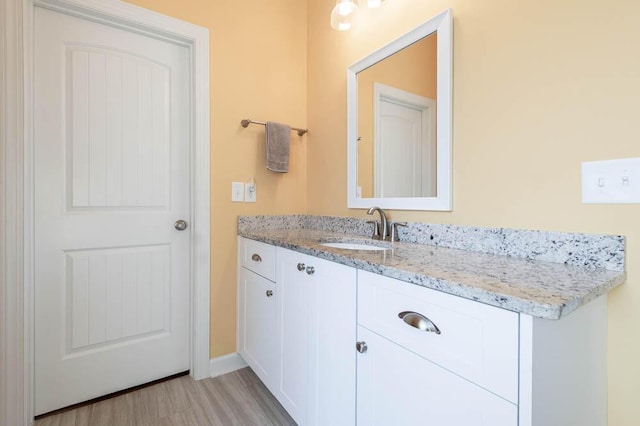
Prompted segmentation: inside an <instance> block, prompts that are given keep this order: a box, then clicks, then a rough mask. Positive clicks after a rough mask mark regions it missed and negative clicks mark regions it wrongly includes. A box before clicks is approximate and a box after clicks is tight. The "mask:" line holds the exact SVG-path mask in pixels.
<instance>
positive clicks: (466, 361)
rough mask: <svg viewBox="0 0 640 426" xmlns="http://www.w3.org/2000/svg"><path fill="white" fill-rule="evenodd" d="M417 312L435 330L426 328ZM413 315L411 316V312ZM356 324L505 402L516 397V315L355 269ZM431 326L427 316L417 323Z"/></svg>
mask: <svg viewBox="0 0 640 426" xmlns="http://www.w3.org/2000/svg"><path fill="white" fill-rule="evenodd" d="M403 312H410V313H411V314H408V316H407V314H405V320H406V321H409V322H414V323H416V322H418V319H419V318H420V317H419V316H417V315H415V314H420V315H422V316H423V317H425V318H426V319H428V320H430V321H431V322H432V323H433V324H434V325H435V326H436V327H437V328H438V330H439V331H440V334H437V333H436V332H428V331H424V330H421V329H418V328H415V327H414V326H411V325H409V324H407V323H406V322H405V320H403V319H401V318H400V316H399V314H401V313H403ZM414 313H415V314H414ZM358 324H360V325H362V326H364V327H366V328H368V329H370V330H372V331H374V332H376V333H378V334H380V335H382V336H384V337H386V338H387V339H389V340H391V341H392V342H395V343H397V344H399V345H401V346H403V347H405V348H407V349H409V350H410V351H412V352H414V353H416V354H418V355H419V356H421V357H424V358H426V359H428V360H430V361H432V362H434V363H436V364H438V365H440V366H442V367H444V368H446V369H447V370H450V371H452V372H454V373H456V374H458V375H460V376H462V377H464V378H466V379H467V380H470V381H471V382H474V383H476V384H478V385H479V386H482V387H484V388H485V389H488V390H490V391H491V392H494V393H496V394H498V395H500V396H502V397H503V398H506V399H507V400H509V401H511V402H513V403H517V401H518V314H517V313H515V312H510V311H507V310H504V309H500V308H496V307H493V306H488V305H484V304H482V303H478V302H473V301H471V300H467V299H463V298H460V297H456V296H452V295H449V294H446V293H442V292H439V291H434V290H430V289H427V288H424V287H420V286H417V285H414V284H409V283H406V282H403V281H399V280H395V279H392V278H388V277H383V276H381V275H376V274H372V273H370V272H366V271H358ZM416 325H419V326H420V325H422V326H425V325H430V324H429V323H428V322H427V321H426V320H424V319H423V320H421V324H416Z"/></svg>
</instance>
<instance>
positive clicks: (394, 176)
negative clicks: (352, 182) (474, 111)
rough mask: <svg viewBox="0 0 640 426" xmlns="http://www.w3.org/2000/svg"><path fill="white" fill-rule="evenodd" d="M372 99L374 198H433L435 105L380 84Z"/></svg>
mask: <svg viewBox="0 0 640 426" xmlns="http://www.w3.org/2000/svg"><path fill="white" fill-rule="evenodd" d="M374 96H375V99H376V102H375V105H376V111H375V118H374V120H375V123H374V127H375V135H374V173H373V175H374V197H381V198H382V197H396V198H398V197H434V196H435V195H436V165H435V158H436V156H435V154H436V153H435V143H436V141H435V102H434V101H433V100H431V99H428V98H424V97H421V96H418V95H415V94H413V93H409V92H404V91H401V90H398V89H395V88H392V87H388V86H384V85H381V84H377V85H376V93H375V95H374Z"/></svg>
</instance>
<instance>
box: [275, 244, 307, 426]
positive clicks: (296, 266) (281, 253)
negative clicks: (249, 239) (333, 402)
mask: <svg viewBox="0 0 640 426" xmlns="http://www.w3.org/2000/svg"><path fill="white" fill-rule="evenodd" d="M307 259H309V257H308V256H305V255H303V254H300V253H296V252H294V251H291V250H286V249H281V248H280V247H278V250H277V254H276V266H277V268H276V283H277V284H276V287H277V292H278V296H277V298H276V327H277V330H276V339H277V340H276V341H277V347H278V351H279V356H280V359H279V362H280V368H279V377H278V380H277V384H276V389H275V391H274V392H273V393H274V395H275V396H276V398H278V401H280V403H281V404H282V406H283V407H284V408H285V409H286V410H287V412H288V413H289V414H290V415H291V417H293V419H294V420H295V421H296V422H297V423H298V424H299V425H305V424H306V423H307V398H308V392H307V383H308V380H307V370H308V346H309V320H310V312H309V311H310V301H311V297H310V288H311V280H310V279H309V276H308V275H307V273H306V262H307Z"/></svg>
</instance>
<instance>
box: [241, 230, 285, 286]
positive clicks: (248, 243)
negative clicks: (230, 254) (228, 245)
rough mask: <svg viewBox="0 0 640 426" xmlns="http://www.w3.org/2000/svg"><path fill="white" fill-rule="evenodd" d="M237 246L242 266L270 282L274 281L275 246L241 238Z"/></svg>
mask: <svg viewBox="0 0 640 426" xmlns="http://www.w3.org/2000/svg"><path fill="white" fill-rule="evenodd" d="M238 245H239V246H240V250H239V252H240V261H241V262H242V266H244V267H245V268H247V269H248V270H250V271H253V272H255V273H256V274H258V275H262V276H263V277H265V278H267V279H269V280H271V281H275V280H276V247H275V246H272V245H269V244H265V243H261V242H259V241H254V240H249V239H247V238H241V237H240V238H238Z"/></svg>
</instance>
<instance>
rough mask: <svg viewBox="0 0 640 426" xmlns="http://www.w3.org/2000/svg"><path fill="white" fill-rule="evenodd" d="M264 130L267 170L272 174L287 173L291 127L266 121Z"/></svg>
mask: <svg viewBox="0 0 640 426" xmlns="http://www.w3.org/2000/svg"><path fill="white" fill-rule="evenodd" d="M266 128H267V129H266V131H265V136H266V140H267V169H269V170H271V171H272V172H280V173H287V172H288V171H289V141H290V140H291V126H287V125H286V124H280V123H274V122H272V121H267V125H266Z"/></svg>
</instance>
